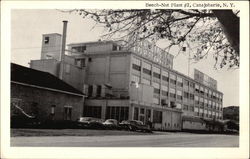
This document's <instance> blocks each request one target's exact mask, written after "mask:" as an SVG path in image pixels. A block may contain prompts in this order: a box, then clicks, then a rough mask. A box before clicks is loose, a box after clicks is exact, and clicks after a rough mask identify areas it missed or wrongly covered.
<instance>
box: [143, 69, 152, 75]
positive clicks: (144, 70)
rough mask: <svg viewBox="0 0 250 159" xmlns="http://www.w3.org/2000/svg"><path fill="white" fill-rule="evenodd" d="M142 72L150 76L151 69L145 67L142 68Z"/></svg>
mask: <svg viewBox="0 0 250 159" xmlns="http://www.w3.org/2000/svg"><path fill="white" fill-rule="evenodd" d="M143 73H145V74H147V75H150V76H151V71H150V70H148V69H146V68H143Z"/></svg>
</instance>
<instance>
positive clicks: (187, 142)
mask: <svg viewBox="0 0 250 159" xmlns="http://www.w3.org/2000/svg"><path fill="white" fill-rule="evenodd" d="M11 146H38V147H48V146H53V147H238V146H239V136H236V135H218V134H189V133H186V134H185V133H166V134H164V135H140V136H138V135H132V136H131V135H124V136H49V137H48V136H46V137H41V136H40V137H11Z"/></svg>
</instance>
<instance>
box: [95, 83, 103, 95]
mask: <svg viewBox="0 0 250 159" xmlns="http://www.w3.org/2000/svg"><path fill="white" fill-rule="evenodd" d="M101 92H102V86H101V85H98V86H97V89H96V96H97V97H100V96H101Z"/></svg>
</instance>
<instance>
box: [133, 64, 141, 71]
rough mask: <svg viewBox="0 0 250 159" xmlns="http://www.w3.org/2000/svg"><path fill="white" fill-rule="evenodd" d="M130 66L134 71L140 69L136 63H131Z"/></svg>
mask: <svg viewBox="0 0 250 159" xmlns="http://www.w3.org/2000/svg"><path fill="white" fill-rule="evenodd" d="M132 68H133V69H134V70H136V71H141V66H139V65H136V64H132Z"/></svg>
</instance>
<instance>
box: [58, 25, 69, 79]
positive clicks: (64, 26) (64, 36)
mask: <svg viewBox="0 0 250 159" xmlns="http://www.w3.org/2000/svg"><path fill="white" fill-rule="evenodd" d="M67 24H68V21H66V20H64V21H63V34H62V48H61V57H60V60H61V65H60V76H59V78H60V79H61V80H62V79H63V72H64V55H65V45H66V34H67Z"/></svg>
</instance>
